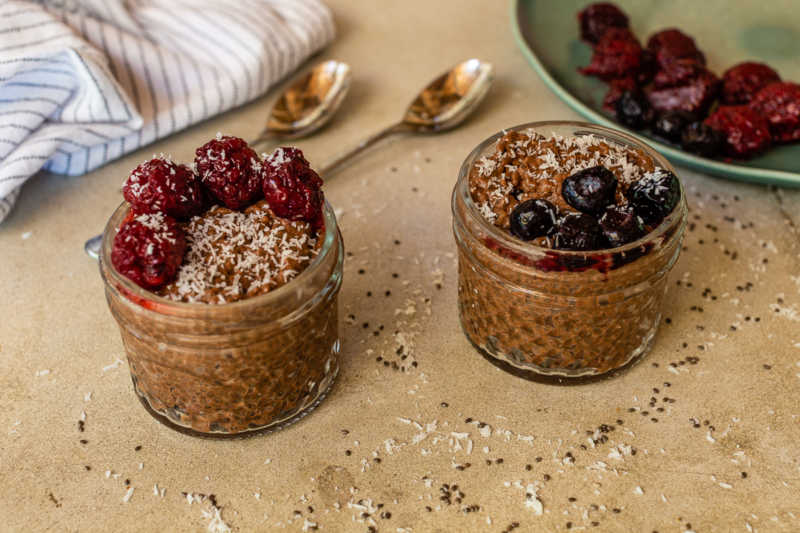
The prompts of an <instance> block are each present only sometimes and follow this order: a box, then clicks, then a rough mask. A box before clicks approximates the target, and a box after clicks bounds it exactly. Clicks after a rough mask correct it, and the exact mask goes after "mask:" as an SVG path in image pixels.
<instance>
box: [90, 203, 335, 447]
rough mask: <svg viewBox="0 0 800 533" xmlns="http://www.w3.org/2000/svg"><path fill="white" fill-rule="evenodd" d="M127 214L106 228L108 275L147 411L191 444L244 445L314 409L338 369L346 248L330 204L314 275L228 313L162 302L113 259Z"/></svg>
mask: <svg viewBox="0 0 800 533" xmlns="http://www.w3.org/2000/svg"><path fill="white" fill-rule="evenodd" d="M129 208H130V206H129V204H128V203H127V202H126V203H123V204H122V205H121V206H120V207H119V208H118V209H117V210H116V212H115V213H114V214H113V215H112V216H111V219H110V220H109V221H108V224H107V226H106V229H105V232H104V233H103V242H102V249H101V257H100V273H101V275H102V277H103V281H104V283H105V289H106V299H107V301H108V306H109V308H110V309H111V313H112V314H113V315H114V318H115V319H116V321H117V323H118V324H119V328H120V332H121V334H122V341H123V344H124V346H125V351H126V353H127V355H128V364H129V366H130V371H131V377H132V378H133V388H134V391H135V392H136V396H137V397H138V398H139V401H141V403H142V405H143V406H144V408H145V409H146V410H147V412H149V413H150V414H151V415H153V417H155V418H156V419H157V420H158V421H159V422H161V423H162V424H164V425H166V426H168V427H170V428H172V429H174V430H176V431H179V432H181V433H184V434H186V435H191V436H194V437H202V438H218V439H226V438H227V439H231V438H233V439H241V438H246V437H253V436H256V435H263V434H266V433H270V432H272V431H274V430H276V429H280V428H283V427H286V426H288V425H289V424H291V423H292V422H295V421H297V420H299V419H300V418H302V417H303V416H305V415H306V414H307V413H308V412H310V411H311V410H312V409H314V408H315V407H316V406H317V405H318V404H319V402H320V401H322V399H323V398H324V397H325V394H326V393H327V391H328V389H329V388H330V386H331V384H332V383H333V380H334V378H335V377H336V373H337V371H338V369H339V329H338V328H339V322H338V294H339V288H340V287H341V283H342V270H343V266H344V245H343V242H342V238H341V235H340V233H339V229H338V226H337V224H336V218H335V217H334V214H333V209H332V208H331V206H330V204H329V203H328V202H325V206H324V208H323V215H324V220H325V235H324V237H323V243H322V247H321V249H320V251H319V253H318V255H317V257H316V258H314V260H313V261H312V262H311V264H310V265H309V266H308V268H306V270H304V271H303V272H302V273H300V275H298V276H297V277H296V278H295V279H293V280H292V281H291V282H289V283H287V284H286V285H283V286H281V287H279V288H277V289H275V290H274V291H272V292H269V293H266V294H263V295H260V296H256V297H253V298H249V299H244V300H240V301H237V302H232V303H227V304H221V305H210V304H199V303H182V302H174V301H171V300H167V299H165V298H161V297H159V296H157V295H156V294H154V293H152V292H149V291H147V290H144V289H142V288H141V287H139V286H138V285H136V284H134V283H133V282H131V281H130V280H128V279H127V278H125V277H123V276H122V275H120V273H119V272H117V270H116V269H115V268H114V266H113V265H112V264H111V262H110V261H106V260H105V258H109V257H111V246H112V244H113V240H114V235H116V231H117V228H119V226H120V224H121V222H122V220H124V218H125V216H126V214H127V213H128V210H129Z"/></svg>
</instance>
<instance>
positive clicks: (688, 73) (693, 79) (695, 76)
mask: <svg viewBox="0 0 800 533" xmlns="http://www.w3.org/2000/svg"><path fill="white" fill-rule="evenodd" d="M654 82H655V88H654V89H653V90H652V91H651V92H650V95H649V99H650V105H652V106H653V109H655V110H656V111H657V112H658V113H665V112H667V111H685V112H687V113H691V114H693V115H694V116H696V117H700V116H703V115H704V114H705V113H706V111H707V110H708V108H709V107H710V106H711V104H712V103H713V102H714V99H715V98H716V96H717V94H718V92H719V80H718V79H717V77H716V76H714V74H712V73H711V72H709V71H708V70H706V68H705V67H703V66H702V65H700V64H699V63H697V62H696V61H693V60H677V61H671V62H667V63H665V65H664V66H663V67H662V69H661V70H660V71H659V72H658V73H657V74H656V76H655V79H654Z"/></svg>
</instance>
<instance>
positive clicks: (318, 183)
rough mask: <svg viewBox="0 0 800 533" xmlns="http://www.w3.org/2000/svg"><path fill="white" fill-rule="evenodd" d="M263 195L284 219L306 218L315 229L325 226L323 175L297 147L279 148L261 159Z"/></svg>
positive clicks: (273, 209)
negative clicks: (310, 164) (313, 167)
mask: <svg viewBox="0 0 800 533" xmlns="http://www.w3.org/2000/svg"><path fill="white" fill-rule="evenodd" d="M263 173H264V199H265V200H266V201H267V203H269V207H270V208H271V209H272V211H273V212H274V213H275V214H276V215H278V216H279V217H281V218H284V219H286V220H305V221H306V222H309V223H310V224H311V225H312V226H313V227H314V229H320V228H322V227H323V226H324V223H323V220H322V203H323V200H324V195H323V194H322V191H321V190H320V188H321V187H322V178H320V177H319V174H317V173H316V172H314V171H313V170H312V169H311V167H310V166H309V164H308V161H306V159H305V158H304V157H303V152H302V151H300V150H299V149H297V148H278V149H277V150H275V152H274V153H273V154H272V155H271V156H269V157H268V158H267V159H266V160H265V161H264V170H263Z"/></svg>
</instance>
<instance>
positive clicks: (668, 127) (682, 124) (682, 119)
mask: <svg viewBox="0 0 800 533" xmlns="http://www.w3.org/2000/svg"><path fill="white" fill-rule="evenodd" d="M692 122H694V117H693V116H692V115H690V114H689V113H687V112H685V111H668V112H666V113H664V114H662V115H661V116H659V117H658V118H657V119H656V121H655V122H653V124H652V125H651V126H650V131H652V132H653V135H656V136H657V137H661V138H662V139H665V140H667V141H669V142H673V143H676V144H680V142H681V135H682V134H683V130H684V128H686V126H688V125H689V124H691V123H692Z"/></svg>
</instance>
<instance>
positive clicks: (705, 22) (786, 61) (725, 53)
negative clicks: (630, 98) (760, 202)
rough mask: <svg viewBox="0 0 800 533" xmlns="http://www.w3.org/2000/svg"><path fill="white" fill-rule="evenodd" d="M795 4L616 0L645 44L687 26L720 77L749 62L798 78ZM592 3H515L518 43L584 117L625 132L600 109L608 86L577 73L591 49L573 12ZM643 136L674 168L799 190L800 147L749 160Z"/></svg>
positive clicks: (799, 31) (776, 0) (799, 13)
mask: <svg viewBox="0 0 800 533" xmlns="http://www.w3.org/2000/svg"><path fill="white" fill-rule="evenodd" d="M796 2H797V0H768V1H765V0H736V1H735V2H732V1H731V0H703V1H702V2H698V1H697V0H669V1H664V0H616V2H615V3H616V4H617V5H619V6H620V8H622V9H623V10H624V11H625V12H626V13H627V14H628V16H629V18H630V20H631V25H632V28H633V31H634V33H636V35H637V36H638V37H639V38H640V40H642V41H644V40H646V38H647V36H648V35H650V34H651V33H653V32H655V31H658V30H660V29H664V28H668V27H677V28H681V29H682V30H683V31H685V32H686V33H688V34H689V35H692V36H693V37H694V38H695V41H696V42H697V43H698V47H699V48H700V49H701V50H702V51H703V52H704V53H705V55H706V58H707V61H708V65H709V67H710V68H711V69H712V70H713V71H714V72H716V73H717V74H721V73H722V72H724V71H725V70H726V69H727V68H728V67H730V66H732V65H734V64H736V63H739V62H741V61H745V60H756V61H763V62H766V63H768V64H770V65H772V66H773V68H775V69H776V70H777V71H778V72H779V73H780V74H781V76H782V77H783V79H787V80H795V81H800V9H797V4H796ZM590 3H592V1H591V0H512V2H511V27H512V31H513V32H514V37H515V39H516V41H517V44H518V45H519V47H520V48H521V49H522V52H523V53H524V54H525V57H526V58H527V59H528V61H529V62H530V63H531V65H532V66H533V68H534V70H536V72H537V73H538V74H539V76H541V78H542V79H543V80H544V82H545V83H546V84H547V85H548V87H550V89H552V90H553V91H554V92H555V93H556V95H558V97H559V98H561V99H562V100H563V101H564V102H565V103H566V104H567V105H569V106H570V107H571V108H572V109H574V110H575V111H577V112H578V113H580V114H581V115H582V116H583V117H585V118H586V119H588V120H590V121H592V122H595V123H597V124H602V125H604V126H609V127H612V128H618V129H622V130H625V128H623V127H622V126H620V125H619V124H617V123H616V122H614V121H613V120H612V117H611V115H610V114H609V113H607V112H605V111H604V110H603V109H602V105H601V104H602V101H603V96H604V95H605V93H606V91H607V85H606V84H604V83H602V82H601V81H599V80H597V79H595V78H586V77H584V76H581V75H580V74H578V73H577V72H576V70H575V69H576V68H577V67H579V66H585V65H587V64H589V60H590V58H591V51H590V50H589V48H587V47H586V46H585V45H583V44H582V43H581V42H580V41H579V40H578V22H577V19H576V18H575V14H576V13H577V12H578V11H580V10H581V9H582V8H583V7H584V6H586V5H588V4H590ZM629 133H632V134H634V135H637V136H639V137H642V138H644V139H645V140H646V141H647V142H648V143H649V144H651V145H652V146H653V147H654V148H656V149H657V150H658V151H659V152H661V153H662V154H664V155H665V156H667V158H669V160H670V161H672V163H674V164H676V165H683V166H685V167H688V168H692V169H695V170H698V171H701V172H705V173H707V174H713V175H716V176H721V177H724V178H728V179H731V180H736V181H744V182H750V183H760V184H772V185H781V186H789V187H800V144H794V145H788V146H780V147H778V148H772V149H771V150H769V151H768V152H767V153H766V154H764V155H763V156H760V157H758V158H756V159H753V160H751V161H748V162H747V163H729V162H723V161H718V160H711V159H705V158H702V157H696V156H693V155H690V154H687V153H684V152H682V151H681V150H680V149H678V148H675V147H671V146H668V145H666V144H663V143H660V142H658V141H655V140H653V139H652V138H651V137H649V136H648V135H649V134H648V133H646V132H635V131H629Z"/></svg>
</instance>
